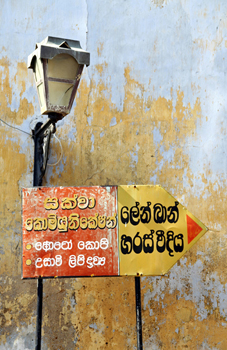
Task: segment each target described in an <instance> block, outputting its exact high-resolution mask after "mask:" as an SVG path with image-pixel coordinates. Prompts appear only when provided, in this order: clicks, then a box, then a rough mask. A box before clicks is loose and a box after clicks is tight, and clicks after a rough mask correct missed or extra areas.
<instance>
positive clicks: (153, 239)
mask: <svg viewBox="0 0 227 350" xmlns="http://www.w3.org/2000/svg"><path fill="white" fill-rule="evenodd" d="M206 231H207V228H206V227H205V226H204V225H203V224H202V223H201V222H200V221H199V220H198V219H197V218H196V217H195V216H194V215H193V214H191V213H190V212H189V211H188V210H187V209H186V208H184V207H183V206H182V205H181V204H180V203H179V202H178V201H177V200H176V199H175V198H174V197H172V196H171V195H170V194H169V193H168V192H167V191H166V190H165V189H164V188H162V187H161V186H159V185H156V186H152V185H146V186H134V185H130V186H110V187H99V186H94V187H52V188H47V187H40V188H38V187H37V188H36V187H34V188H28V189H23V273H22V277H23V278H37V277H39V276H43V277H55V276H58V277H60V276H62V277H63V276H64V277H67V276H119V275H121V276H125V275H147V276H149V275H163V274H165V273H166V272H168V271H169V269H170V268H171V267H172V266H173V265H174V264H175V263H176V262H177V261H178V260H179V259H180V258H181V257H182V256H183V255H184V254H185V253H186V252H187V251H188V250H189V249H190V248H191V247H192V246H193V245H194V244H195V243H196V242H197V241H198V239H199V238H200V237H202V235H203V234H204V233H205V232H206Z"/></svg>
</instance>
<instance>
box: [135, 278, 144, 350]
mask: <svg viewBox="0 0 227 350" xmlns="http://www.w3.org/2000/svg"><path fill="white" fill-rule="evenodd" d="M135 294H136V329H137V350H143V339H142V313H141V289H140V277H135Z"/></svg>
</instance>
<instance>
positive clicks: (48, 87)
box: [28, 36, 90, 350]
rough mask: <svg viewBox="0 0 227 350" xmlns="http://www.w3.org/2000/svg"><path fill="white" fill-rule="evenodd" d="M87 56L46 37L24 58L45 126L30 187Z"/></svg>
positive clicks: (39, 131)
mask: <svg viewBox="0 0 227 350" xmlns="http://www.w3.org/2000/svg"><path fill="white" fill-rule="evenodd" d="M89 64H90V54H89V52H86V51H84V50H82V48H81V46H80V42H79V41H76V40H68V39H62V38H55V37H51V36H48V37H47V38H46V39H44V40H43V41H42V42H41V43H38V44H36V49H35V51H33V52H32V54H31V55H30V56H29V57H28V68H31V69H32V70H33V73H34V77H35V82H36V88H37V92H38V97H39V103H40V108H41V114H47V115H48V117H49V118H48V120H47V122H46V123H45V124H43V123H41V122H38V123H37V124H36V126H35V128H34V130H33V139H34V143H35V147H34V172H33V186H42V180H43V176H44V174H45V170H46V165H47V159H48V152H49V144H50V138H51V135H52V133H54V132H55V130H56V127H55V124H56V122H57V121H58V120H61V119H62V118H64V117H65V116H66V115H67V114H69V113H70V110H71V108H72V104H73V100H74V98H75V95H76V91H77V88H78V86H79V82H80V78H81V74H82V71H83V68H84V66H85V65H86V66H89ZM37 287H38V288H37V321H36V323H37V324H36V347H35V349H36V350H40V349H41V327H42V299H43V281H42V278H41V277H39V278H38V286H37Z"/></svg>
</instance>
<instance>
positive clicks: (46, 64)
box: [28, 36, 90, 120]
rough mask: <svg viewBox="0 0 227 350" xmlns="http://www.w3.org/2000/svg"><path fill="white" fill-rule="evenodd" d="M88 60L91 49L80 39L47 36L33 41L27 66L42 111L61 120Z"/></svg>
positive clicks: (69, 105)
mask: <svg viewBox="0 0 227 350" xmlns="http://www.w3.org/2000/svg"><path fill="white" fill-rule="evenodd" d="M89 64H90V53H89V52H86V51H84V50H82V48H81V46H80V42H79V41H76V40H68V39H62V38H55V37H51V36H48V37H47V38H46V39H44V40H43V41H42V42H41V43H38V44H36V49H35V51H33V52H32V54H31V55H29V57H28V68H31V69H32V70H33V72H34V77H35V82H36V87H37V91H38V97H39V103H40V108H41V114H48V115H50V116H51V115H52V116H54V118H55V119H56V118H57V119H58V120H60V119H62V118H63V117H64V116H66V115H67V114H69V113H70V110H71V108H72V104H73V100H74V98H75V95H76V91H77V88H78V86H79V82H80V78H81V75H82V71H83V68H84V66H85V65H86V66H89Z"/></svg>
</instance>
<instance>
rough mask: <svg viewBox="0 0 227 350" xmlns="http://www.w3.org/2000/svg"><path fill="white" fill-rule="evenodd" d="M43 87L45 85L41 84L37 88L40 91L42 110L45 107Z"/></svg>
mask: <svg viewBox="0 0 227 350" xmlns="http://www.w3.org/2000/svg"><path fill="white" fill-rule="evenodd" d="M43 86H44V85H43V84H40V85H38V86H37V91H38V95H39V103H40V107H41V108H42V107H43V106H44V105H45V98H44V89H43Z"/></svg>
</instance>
